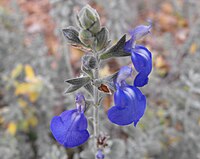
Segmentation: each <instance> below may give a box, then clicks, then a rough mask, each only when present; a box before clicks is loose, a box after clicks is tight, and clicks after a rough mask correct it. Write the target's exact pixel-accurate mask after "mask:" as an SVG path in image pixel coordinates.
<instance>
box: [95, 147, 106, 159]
mask: <svg viewBox="0 0 200 159" xmlns="http://www.w3.org/2000/svg"><path fill="white" fill-rule="evenodd" d="M104 157H105V155H104V154H103V152H102V150H101V149H99V150H98V151H97V154H96V158H97V159H104Z"/></svg>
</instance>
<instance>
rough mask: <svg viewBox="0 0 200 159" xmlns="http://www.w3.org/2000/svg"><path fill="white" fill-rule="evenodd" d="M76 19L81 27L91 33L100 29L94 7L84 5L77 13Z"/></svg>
mask: <svg viewBox="0 0 200 159" xmlns="http://www.w3.org/2000/svg"><path fill="white" fill-rule="evenodd" d="M77 21H78V24H79V26H80V28H82V29H87V30H89V31H91V32H92V33H94V34H95V33H97V32H99V31H100V29H101V27H100V18H99V15H98V13H97V12H96V10H95V9H93V8H91V7H90V6H89V5H86V6H85V7H83V8H82V9H81V11H80V12H79V13H78V15H77Z"/></svg>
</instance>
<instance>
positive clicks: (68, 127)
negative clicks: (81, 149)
mask: <svg viewBox="0 0 200 159" xmlns="http://www.w3.org/2000/svg"><path fill="white" fill-rule="evenodd" d="M50 129H51V132H52V134H53V136H54V137H55V139H56V140H57V141H58V142H59V143H60V144H62V145H64V146H65V147H75V146H78V145H80V144H82V143H84V142H85V141H87V139H88V138H89V133H88V131H87V119H86V118H85V116H84V114H83V113H80V112H78V111H77V109H74V110H69V111H64V112H63V113H61V115H60V116H55V117H54V118H53V119H52V121H51V124H50Z"/></svg>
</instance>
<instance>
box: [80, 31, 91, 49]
mask: <svg viewBox="0 0 200 159" xmlns="http://www.w3.org/2000/svg"><path fill="white" fill-rule="evenodd" d="M79 39H80V40H81V42H82V43H83V44H85V45H87V46H90V45H92V43H93V42H94V37H93V35H92V33H91V32H89V31H88V30H84V29H82V30H80V31H79Z"/></svg>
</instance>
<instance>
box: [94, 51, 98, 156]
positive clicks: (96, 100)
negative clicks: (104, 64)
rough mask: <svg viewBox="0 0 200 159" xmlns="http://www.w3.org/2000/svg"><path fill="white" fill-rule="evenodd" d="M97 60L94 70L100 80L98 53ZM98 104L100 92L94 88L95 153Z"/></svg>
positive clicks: (95, 75)
mask: <svg viewBox="0 0 200 159" xmlns="http://www.w3.org/2000/svg"><path fill="white" fill-rule="evenodd" d="M95 58H96V61H97V67H96V68H95V70H94V79H98V78H99V63H98V54H97V53H96V52H95ZM98 103H99V92H98V89H97V87H95V86H94V109H93V126H94V146H95V152H97V138H98V135H99V104H98ZM95 158H96V157H95Z"/></svg>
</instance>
